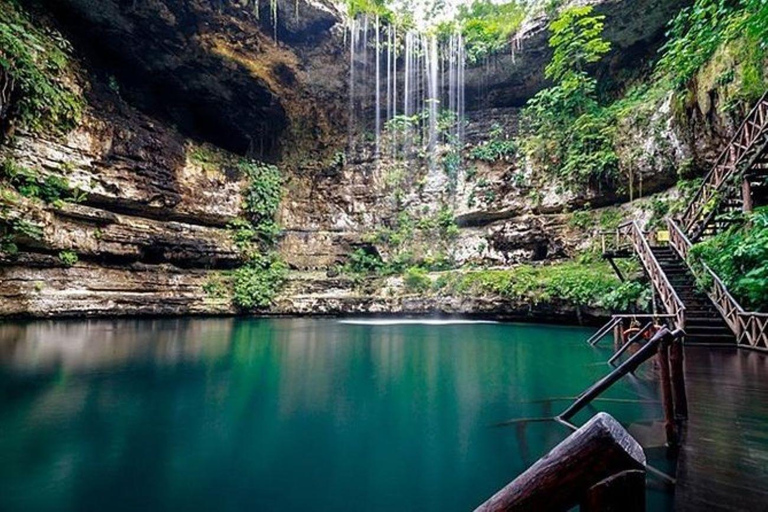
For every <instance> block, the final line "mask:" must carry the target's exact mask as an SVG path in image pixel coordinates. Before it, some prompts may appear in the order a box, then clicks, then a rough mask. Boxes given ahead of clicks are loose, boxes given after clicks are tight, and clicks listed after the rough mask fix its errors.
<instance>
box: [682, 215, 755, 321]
mask: <svg viewBox="0 0 768 512" xmlns="http://www.w3.org/2000/svg"><path fill="white" fill-rule="evenodd" d="M691 255H692V257H693V258H694V259H700V260H703V261H704V262H705V263H707V265H709V267H710V268H711V269H712V270H713V271H714V272H715V273H716V274H717V275H718V277H720V279H722V281H723V283H724V284H725V286H726V287H727V288H728V290H729V291H730V292H731V293H732V294H733V295H734V296H735V297H736V299H737V300H739V302H740V303H741V305H742V306H743V307H745V308H746V309H754V310H758V311H767V310H768V207H763V208H759V209H757V210H755V211H754V212H753V213H752V214H751V215H749V216H748V217H747V219H746V220H745V222H744V223H743V224H742V225H734V226H732V227H731V228H729V229H728V230H726V231H723V232H722V233H720V234H718V235H716V236H714V237H712V238H710V239H708V240H706V241H704V242H700V243H698V244H696V245H694V246H693V248H692V250H691Z"/></svg>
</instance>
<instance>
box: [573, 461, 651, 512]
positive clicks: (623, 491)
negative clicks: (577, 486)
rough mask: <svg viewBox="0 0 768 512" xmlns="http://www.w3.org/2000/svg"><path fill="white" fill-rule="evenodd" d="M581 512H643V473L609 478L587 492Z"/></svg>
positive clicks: (632, 471)
mask: <svg viewBox="0 0 768 512" xmlns="http://www.w3.org/2000/svg"><path fill="white" fill-rule="evenodd" d="M580 508H581V512H645V471H639V470H637V469H631V470H628V471H623V472H621V473H617V474H615V475H612V476H609V477H608V478H606V479H605V480H603V481H602V482H600V483H598V484H596V485H595V486H593V487H592V488H591V489H590V490H589V491H587V495H586V497H585V498H584V499H583V500H582V502H581V507H580Z"/></svg>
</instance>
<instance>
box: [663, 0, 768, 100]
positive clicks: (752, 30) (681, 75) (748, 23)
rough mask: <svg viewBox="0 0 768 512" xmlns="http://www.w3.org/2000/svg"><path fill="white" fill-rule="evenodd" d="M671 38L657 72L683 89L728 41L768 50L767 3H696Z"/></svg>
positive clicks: (677, 21)
mask: <svg viewBox="0 0 768 512" xmlns="http://www.w3.org/2000/svg"><path fill="white" fill-rule="evenodd" d="M667 35H668V37H669V39H668V41H667V43H666V44H665V45H664V47H663V48H662V57H661V59H660V60H659V64H658V66H657V72H658V73H659V74H661V75H664V76H667V77H669V78H670V79H671V80H672V82H673V84H674V85H676V86H678V87H683V86H685V85H687V83H688V82H689V81H690V80H691V78H693V77H694V75H695V74H696V73H697V72H698V71H699V70H700V69H701V68H702V66H704V65H705V64H706V63H707V62H708V61H709V60H710V59H711V58H712V56H713V55H714V54H715V52H716V51H717V50H718V48H720V47H721V46H722V45H723V44H724V43H726V42H728V41H731V40H733V39H736V38H738V37H748V38H750V39H751V40H752V41H755V42H756V44H757V45H758V46H759V47H760V48H761V49H762V50H763V51H765V50H766V49H768V4H766V2H765V0H735V1H734V0H696V1H695V2H694V4H693V5H691V6H689V7H686V8H684V9H682V10H681V11H680V13H679V14H678V15H677V16H676V17H675V19H674V20H673V21H672V22H671V23H670V29H669V32H668V34H667ZM763 55H765V54H764V53H763Z"/></svg>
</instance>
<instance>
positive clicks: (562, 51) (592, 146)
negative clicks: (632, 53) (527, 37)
mask: <svg viewBox="0 0 768 512" xmlns="http://www.w3.org/2000/svg"><path fill="white" fill-rule="evenodd" d="M603 19H604V17H603V16H594V15H592V7H591V6H585V7H569V8H567V9H565V10H563V11H562V12H561V13H560V15H559V16H558V18H557V19H555V20H554V21H553V22H552V23H551V24H550V31H551V32H552V36H551V37H550V40H549V45H550V46H551V47H552V48H553V50H554V53H553V57H552V60H551V61H550V63H549V64H548V65H547V67H546V70H545V75H546V76H547V78H549V79H551V80H554V81H555V85H553V86H552V87H549V88H546V89H543V90H542V91H540V92H539V93H537V94H536V95H535V96H534V97H533V98H531V99H530V100H529V101H528V102H527V103H526V106H525V109H524V110H523V115H522V119H521V125H522V129H523V144H522V145H523V150H524V154H525V156H526V158H528V159H529V160H531V161H532V162H534V163H535V164H536V166H537V167H538V168H540V169H541V170H543V171H544V172H546V173H549V174H552V175H555V176H557V177H559V178H560V179H561V180H562V181H563V182H564V183H565V184H567V185H568V186H571V187H573V188H579V187H592V188H599V187H600V186H601V185H603V184H613V182H614V181H615V179H616V177H617V174H618V156H617V154H616V152H615V149H614V142H613V139H614V135H615V121H616V120H615V118H614V117H613V116H612V115H611V113H610V111H609V110H607V109H605V108H602V107H600V105H599V104H598V101H597V93H596V89H597V81H596V80H595V79H594V78H593V77H591V76H589V75H588V74H587V72H586V68H587V66H588V65H589V64H592V63H594V62H597V61H598V60H600V58H601V57H602V56H603V55H604V54H605V53H607V52H608V51H609V50H610V43H608V42H607V41H605V40H604V39H603V38H602V35H601V34H602V31H603Z"/></svg>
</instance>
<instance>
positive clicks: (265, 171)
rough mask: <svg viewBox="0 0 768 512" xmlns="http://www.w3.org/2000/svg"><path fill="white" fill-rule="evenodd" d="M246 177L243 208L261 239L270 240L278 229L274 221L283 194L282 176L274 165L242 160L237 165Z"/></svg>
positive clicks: (276, 233)
mask: <svg viewBox="0 0 768 512" xmlns="http://www.w3.org/2000/svg"><path fill="white" fill-rule="evenodd" d="M239 168H240V170H241V171H242V172H243V173H244V174H245V176H246V178H247V179H248V185H247V187H246V189H245V191H244V192H243V196H244V203H243V210H245V212H246V215H247V217H248V220H249V221H250V223H251V226H252V228H253V230H254V231H255V232H256V233H257V234H258V235H259V236H260V237H262V239H263V240H265V241H268V242H271V241H273V240H274V239H275V237H276V236H277V235H278V233H279V231H280V229H279V227H278V225H277V223H276V222H275V215H276V214H277V209H278V208H279V207H280V200H281V199H282V196H283V178H282V176H281V175H280V170H279V169H278V168H277V167H275V166H274V165H269V164H264V163H261V162H255V161H244V162H242V163H241V164H240V166H239Z"/></svg>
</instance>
